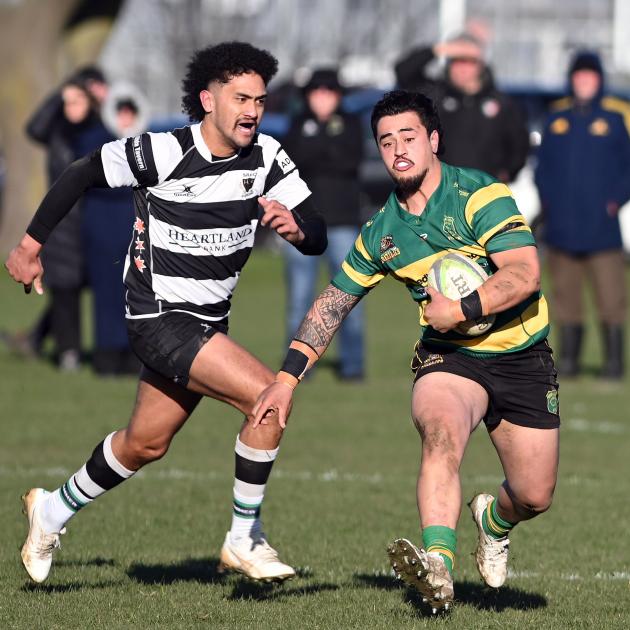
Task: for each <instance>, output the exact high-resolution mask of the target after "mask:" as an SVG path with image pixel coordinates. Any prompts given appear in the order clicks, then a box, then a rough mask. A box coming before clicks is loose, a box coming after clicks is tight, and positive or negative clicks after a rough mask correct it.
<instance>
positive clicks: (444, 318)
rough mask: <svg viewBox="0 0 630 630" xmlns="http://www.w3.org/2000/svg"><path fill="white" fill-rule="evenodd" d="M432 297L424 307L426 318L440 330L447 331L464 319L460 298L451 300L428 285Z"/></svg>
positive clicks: (428, 291)
mask: <svg viewBox="0 0 630 630" xmlns="http://www.w3.org/2000/svg"><path fill="white" fill-rule="evenodd" d="M427 293H428V294H429V297H430V298H431V299H430V301H429V303H428V304H427V305H426V306H425V307H424V313H423V315H424V319H425V320H426V322H427V323H428V324H429V325H430V326H432V327H433V328H435V330H437V331H438V332H441V333H445V332H448V331H449V330H452V329H453V328H455V326H457V324H459V323H460V322H463V321H464V314H463V313H462V307H461V306H460V304H459V300H449V298H447V297H446V296H445V295H442V294H441V293H440V292H439V291H436V290H435V289H434V288H433V287H427Z"/></svg>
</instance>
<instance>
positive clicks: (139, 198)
mask: <svg viewBox="0 0 630 630" xmlns="http://www.w3.org/2000/svg"><path fill="white" fill-rule="evenodd" d="M276 69H277V60H276V59H275V58H274V57H273V56H272V55H270V54H269V53H268V52H267V51H264V50H259V49H256V48H254V47H253V46H251V45H249V44H246V43H241V42H230V43H223V44H219V45H217V46H214V47H209V48H206V49H204V50H201V51H199V52H197V53H196V54H195V55H194V56H193V58H192V60H191V62H190V64H189V66H188V73H187V76H186V78H185V79H184V82H183V88H184V97H183V108H184V110H185V111H186V112H187V113H188V114H189V116H190V119H191V121H193V122H194V123H195V124H192V125H191V126H189V127H184V128H182V129H175V130H174V131H172V132H169V133H159V134H153V133H145V134H142V135H139V136H136V137H134V138H127V139H123V140H118V141H115V142H111V143H109V144H106V145H104V146H103V147H101V149H100V150H98V151H96V152H94V153H93V154H92V155H90V156H87V157H85V158H83V159H81V160H79V161H77V162H75V163H74V164H73V165H72V166H70V167H69V168H68V169H67V171H66V172H65V173H64V174H63V175H62V176H61V178H60V179H59V180H58V181H57V182H56V183H55V185H54V186H53V187H52V188H51V190H50V191H49V193H48V194H47V195H46V197H45V198H44V200H43V202H42V204H41V205H40V208H39V209H38V211H37V213H36V214H35V217H34V218H33V220H32V222H31V224H30V226H29V228H28V229H27V233H26V235H25V236H24V237H23V239H22V240H21V242H20V243H19V244H18V246H17V247H16V248H15V249H14V250H13V251H12V252H11V254H10V255H9V258H8V260H7V263H6V267H7V269H8V271H9V273H10V275H11V276H12V277H13V278H14V279H15V280H16V281H18V282H20V283H22V284H24V288H25V290H26V291H27V292H30V290H31V286H35V289H36V291H37V292H38V293H41V292H42V285H41V277H42V273H43V269H42V265H41V262H40V260H39V252H40V250H41V247H42V245H43V243H44V242H45V241H46V238H47V237H48V235H49V234H50V232H51V231H52V229H53V228H54V227H55V225H56V224H57V223H58V222H59V221H60V220H61V218H63V216H65V214H66V213H67V212H68V211H69V210H70V208H71V207H72V206H73V205H74V203H75V202H76V201H77V199H79V197H80V196H81V195H82V194H83V192H85V190H87V189H88V188H91V187H112V188H113V187H119V186H132V187H133V188H134V199H135V209H136V219H135V222H134V225H133V234H132V239H131V243H130V246H129V255H128V258H127V261H126V264H125V270H124V282H125V285H126V287H127V307H126V308H127V314H126V316H127V322H128V328H129V336H130V340H131V343H132V347H133V349H134V351H135V352H136V354H137V355H138V356H139V358H140V359H141V361H142V363H143V367H142V371H141V374H140V380H139V385H138V393H137V399H136V404H135V407H134V410H133V413H132V416H131V420H130V422H129V424H128V426H127V427H126V428H124V429H121V430H118V431H115V432H113V433H111V434H109V435H108V436H107V437H106V438H105V439H104V440H103V441H102V442H101V443H100V444H99V445H98V446H97V447H96V448H95V450H94V452H93V453H92V455H91V457H90V458H89V459H88V461H87V462H86V463H85V464H84V465H83V466H82V467H81V468H80V469H79V470H78V471H77V472H76V473H75V474H74V475H72V476H71V477H70V478H69V479H68V480H67V481H66V482H65V483H64V484H63V485H62V486H61V487H60V488H58V489H57V490H55V491H53V492H47V491H46V490H44V489H42V488H33V489H31V490H30V491H29V492H28V493H27V494H26V495H25V496H24V507H25V511H26V514H27V517H28V520H29V534H28V537H27V540H26V542H25V543H24V546H23V548H22V560H23V562H24V566H25V567H26V570H27V571H28V573H29V575H30V576H31V578H32V579H33V580H35V581H36V582H42V581H44V580H45V579H46V577H47V576H48V573H49V571H50V567H51V562H52V554H53V551H54V550H55V549H56V548H57V547H58V546H59V535H60V534H61V533H64V532H65V524H66V522H67V521H68V520H69V519H70V518H71V517H72V516H74V514H76V513H77V512H78V511H79V510H80V509H81V508H82V507H84V506H86V505H87V504H88V503H90V502H92V501H93V500H94V499H95V498H97V497H98V496H100V495H102V494H104V493H105V492H107V491H108V490H111V489H112V488H114V487H115V486H117V485H118V484H119V483H121V482H123V481H125V480H126V479H128V478H130V477H131V476H132V475H133V474H134V473H135V472H137V471H138V470H139V469H140V468H141V467H142V466H144V465H145V464H148V463H149V462H152V461H155V460H157V459H159V458H160V457H162V456H163V455H164V454H165V453H166V451H167V450H168V447H169V444H170V442H171V440H172V438H173V437H174V435H175V433H177V431H178V430H179V429H180V428H181V427H182V426H183V424H184V423H185V422H186V420H187V419H188V418H189V416H190V414H191V413H192V412H193V410H194V409H195V407H196V406H197V404H198V403H199V401H200V400H201V398H202V397H203V396H210V397H212V398H215V399H218V400H222V401H225V402H227V403H229V404H230V405H232V406H233V407H235V408H237V409H238V410H239V411H241V412H243V413H244V414H245V416H246V417H245V421H244V423H243V425H242V427H241V430H240V433H239V435H238V436H237V438H236V447H235V451H236V454H235V455H236V467H235V468H236V471H235V483H234V499H233V516H232V527H231V529H230V531H229V532H228V533H227V535H226V538H225V542H224V545H223V548H222V550H221V565H220V566H221V567H222V568H224V569H231V570H236V571H239V572H242V573H244V574H246V575H248V576H249V577H251V578H253V579H258V580H266V581H271V580H273V581H281V580H284V579H286V578H290V577H292V576H293V575H294V571H293V569H292V568H291V567H290V566H288V565H287V564H285V563H283V562H281V561H280V559H279V558H278V554H277V552H276V551H275V550H274V549H273V548H272V547H271V546H270V545H269V543H268V542H267V540H266V537H265V535H264V533H263V531H262V527H261V521H260V507H261V504H262V500H263V496H264V491H265V486H266V483H267V479H268V477H269V474H270V472H271V467H272V464H273V461H274V459H275V457H276V455H277V452H278V446H279V443H280V438H281V436H282V428H281V427H280V424H279V423H278V420H277V417H276V416H274V414H270V415H268V416H267V417H266V418H265V423H264V425H263V426H261V427H259V428H257V429H256V430H253V428H252V425H251V417H252V415H251V414H252V407H253V405H254V402H255V401H256V399H257V397H258V395H259V394H260V393H261V392H262V391H263V390H264V389H265V387H267V386H268V385H270V384H271V383H272V382H273V379H274V375H273V372H271V370H269V369H268V368H267V367H266V366H264V365H263V364H262V363H260V362H259V361H258V360H257V359H256V358H254V357H253V356H252V355H251V354H250V353H249V352H247V350H245V349H244V348H242V347H241V346H239V345H238V344H237V343H236V342H234V341H232V340H231V339H230V338H229V337H228V336H227V330H228V316H229V312H230V298H231V296H232V293H233V291H234V288H235V286H236V283H237V281H238V277H239V274H240V272H241V269H242V268H243V266H244V264H245V262H246V261H247V258H248V257H249V254H250V252H251V249H252V246H253V244H254V236H255V232H256V228H257V226H258V225H266V226H268V227H270V228H271V229H273V230H275V231H276V232H277V233H278V234H279V235H280V236H281V237H283V238H284V239H286V240H287V241H288V242H290V243H291V244H292V245H294V246H295V247H296V248H297V249H298V250H299V251H301V252H302V253H303V254H306V255H318V254H321V253H322V252H323V251H324V250H325V248H326V227H325V224H324V221H323V219H322V218H321V216H320V215H319V213H318V212H317V211H316V209H315V208H314V206H313V204H312V202H311V200H310V191H309V189H308V187H307V186H306V184H305V183H304V181H302V180H301V179H300V176H299V173H298V171H297V170H296V168H295V165H294V164H293V162H292V161H291V159H290V158H289V157H288V156H287V154H286V153H285V152H284V151H283V150H282V148H281V146H280V145H279V143H278V142H277V141H276V140H274V139H273V138H271V137H269V136H265V135H263V134H260V133H258V131H257V128H258V125H259V124H260V120H261V117H262V115H263V111H264V106H265V97H266V86H267V83H268V82H269V80H270V79H271V78H272V77H273V75H274V74H275V72H276ZM130 227H131V226H130Z"/></svg>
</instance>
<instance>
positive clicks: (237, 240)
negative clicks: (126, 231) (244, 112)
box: [101, 124, 310, 321]
mask: <svg viewBox="0 0 630 630" xmlns="http://www.w3.org/2000/svg"><path fill="white" fill-rule="evenodd" d="M101 159H102V162H103V169H104V171H105V177H106V178H107V183H108V184H109V186H111V187H112V188H116V187H119V186H133V187H134V204H135V210H136V220H135V223H134V226H133V235H132V241H131V243H130V246H129V255H128V257H127V261H126V263H125V271H124V282H125V286H126V287H127V317H128V318H131V319H135V318H142V317H156V316H158V315H160V314H162V313H164V312H168V311H173V310H176V311H186V312H188V313H192V314H193V315H196V316H197V317H200V318H202V319H205V320H208V321H221V320H224V319H226V318H227V316H228V315H229V312H230V299H231V297H232V293H233V292H234V288H235V287H236V283H237V282H238V278H239V274H240V272H241V269H242V268H243V265H244V264H245V262H246V261H247V259H248V257H249V254H250V252H251V250H252V247H253V245H254V236H255V233H256V227H257V225H258V220H259V216H260V215H259V212H260V209H259V205H258V197H260V196H261V195H264V196H265V197H266V198H267V199H272V200H273V199H275V200H277V201H279V202H280V203H282V204H284V205H285V206H286V207H287V208H289V209H293V208H295V207H296V206H297V205H298V204H300V203H301V202H302V201H304V200H305V199H306V198H307V197H308V196H309V195H310V191H309V189H308V187H307V186H306V184H305V183H304V181H303V180H302V179H300V176H299V173H298V171H297V169H296V167H295V164H294V163H293V162H292V161H291V159H290V158H289V157H288V156H287V154H286V153H285V151H284V150H283V149H282V147H281V146H280V144H279V143H278V141H277V140H275V139H273V138H271V137H270V136H267V135H264V134H257V136H256V137H255V139H254V142H252V144H251V145H249V146H248V147H246V148H244V149H241V150H240V151H239V152H238V153H237V154H236V155H235V156H233V157H231V158H226V159H222V158H216V157H214V156H213V155H212V154H211V153H210V150H209V149H208V147H207V145H206V144H205V142H204V140H203V138H202V135H201V125H200V124H197V125H192V126H190V127H183V128H181V129H175V130H174V131H172V132H168V133H144V134H142V135H139V136H135V137H133V138H126V139H123V140H117V141H115V142H110V143H108V144H105V145H104V146H103V148H102V149H101Z"/></svg>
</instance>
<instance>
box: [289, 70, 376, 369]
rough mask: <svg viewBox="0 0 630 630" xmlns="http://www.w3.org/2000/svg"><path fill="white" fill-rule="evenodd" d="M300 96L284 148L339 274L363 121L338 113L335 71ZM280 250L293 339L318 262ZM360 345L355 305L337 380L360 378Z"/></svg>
mask: <svg viewBox="0 0 630 630" xmlns="http://www.w3.org/2000/svg"><path fill="white" fill-rule="evenodd" d="M303 95H304V111H303V113H302V114H300V115H298V116H296V117H294V118H293V120H292V123H291V126H290V129H289V132H288V134H287V136H286V138H285V140H284V146H285V147H286V150H287V153H288V154H289V155H291V157H292V158H293V160H294V161H295V164H296V165H297V167H298V169H299V171H300V176H301V177H302V178H303V179H304V180H305V181H306V183H307V184H308V186H309V188H310V189H311V191H312V193H313V201H314V202H315V205H316V206H317V207H318V209H319V210H320V212H321V213H322V214H323V215H324V218H325V220H326V224H327V226H328V249H327V250H326V253H325V254H324V255H325V256H326V258H327V261H328V264H329V267H330V273H337V271H338V270H339V269H340V268H341V264H342V262H343V260H344V257H345V255H346V252H347V251H348V249H350V248H351V247H352V244H353V243H354V241H355V239H356V238H357V236H358V233H359V225H360V224H361V212H360V186H359V165H360V163H361V159H362V157H363V134H362V127H361V121H360V119H359V118H358V117H357V116H355V115H353V114H349V113H347V112H344V111H343V109H342V106H341V99H342V95H343V89H342V86H341V84H340V83H339V78H338V74H337V70H336V69H333V68H319V69H316V70H315V71H314V72H313V73H312V76H311V78H310V80H309V82H308V83H307V84H306V86H305V87H304V89H303ZM283 251H284V255H285V262H286V278H287V287H288V301H287V310H288V314H287V337H288V338H289V339H291V338H292V337H293V335H294V334H295V332H296V331H297V329H298V326H299V325H300V322H301V321H302V318H303V317H304V315H305V313H306V311H307V310H308V309H309V307H310V305H311V303H312V301H313V299H314V297H315V290H316V283H317V277H318V271H319V266H320V265H319V263H320V261H321V258H319V257H314V256H310V257H309V256H302V255H301V254H300V253H299V252H298V251H297V250H295V248H294V247H291V246H289V247H285V248H284V250H283ZM363 346H364V343H363V309H362V307H361V305H359V306H358V307H357V308H355V309H354V310H353V311H352V313H351V314H350V315H349V316H348V317H347V318H346V320H345V322H344V325H343V326H342V327H341V330H340V335H339V369H338V375H339V377H340V378H341V379H342V380H353V381H354V380H361V379H362V378H363V376H364V370H365V366H364V347H363Z"/></svg>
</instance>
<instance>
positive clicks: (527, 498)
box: [511, 488, 553, 520]
mask: <svg viewBox="0 0 630 630" xmlns="http://www.w3.org/2000/svg"><path fill="white" fill-rule="evenodd" d="M511 499H512V504H513V505H514V509H515V510H516V511H517V512H518V514H519V515H520V516H521V518H522V519H524V520H525V519H530V518H534V517H535V516H538V515H539V514H542V513H543V512H546V511H547V510H548V509H549V508H550V507H551V503H552V502H553V488H552V489H550V490H547V489H538V490H536V489H527V490H525V491H522V492H519V493H514V492H513V493H512V496H511Z"/></svg>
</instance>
